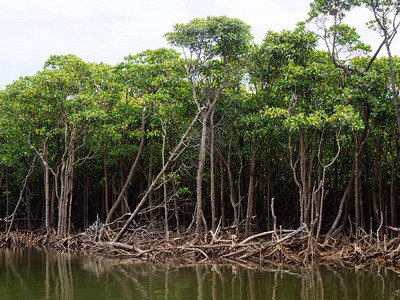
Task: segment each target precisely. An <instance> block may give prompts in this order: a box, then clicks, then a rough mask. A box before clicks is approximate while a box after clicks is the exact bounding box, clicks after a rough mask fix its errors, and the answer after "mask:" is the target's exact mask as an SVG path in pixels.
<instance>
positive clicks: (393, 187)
mask: <svg viewBox="0 0 400 300" xmlns="http://www.w3.org/2000/svg"><path fill="white" fill-rule="evenodd" d="M394 143H395V142H394V138H393V139H392V141H391V148H392V149H391V152H392V155H391V167H390V216H391V220H390V224H391V226H392V227H397V201H396V183H395V167H396V160H395V158H396V152H395V145H394Z"/></svg>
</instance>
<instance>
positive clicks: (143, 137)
mask: <svg viewBox="0 0 400 300" xmlns="http://www.w3.org/2000/svg"><path fill="white" fill-rule="evenodd" d="M145 111H146V110H145V109H143V111H142V129H141V138H140V145H139V151H138V153H137V154H136V158H135V161H134V162H133V164H132V166H131V169H130V171H129V175H128V178H127V179H126V181H125V184H124V185H123V187H122V189H121V191H120V193H119V196H118V198H117V201H115V203H114V204H113V206H112V207H111V210H110V211H109V213H108V215H107V218H106V221H105V223H106V224H107V223H109V222H110V221H111V218H112V216H113V214H114V213H115V210H116V209H117V207H118V206H119V205H120V204H121V201H122V200H123V199H124V196H125V194H126V192H127V191H128V188H129V186H130V184H131V181H132V178H133V175H135V171H136V168H137V166H138V164H139V160H140V156H141V155H142V151H143V148H144V140H145V134H146V123H145V121H146V119H147V117H145Z"/></svg>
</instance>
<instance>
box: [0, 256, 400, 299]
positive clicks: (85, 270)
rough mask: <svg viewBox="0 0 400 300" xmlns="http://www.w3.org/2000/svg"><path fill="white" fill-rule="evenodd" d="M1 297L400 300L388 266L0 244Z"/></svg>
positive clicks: (398, 284) (399, 280) (395, 279)
mask: <svg viewBox="0 0 400 300" xmlns="http://www.w3.org/2000/svg"><path fill="white" fill-rule="evenodd" d="M0 299H207V300H208V299H212V300H215V299H250V300H253V299H307V300H308V299H351V300H353V299H363V300H364V299H366V300H368V299H373V300H378V299H400V277H399V274H398V273H396V271H394V270H392V269H388V268H383V267H377V266H370V267H360V266H359V267H351V268H349V267H347V268H344V267H333V266H317V267H309V268H294V267H283V266H271V267H263V268H261V267H254V268H249V267H244V266H240V265H195V266H162V267H161V266H155V265H152V264H150V263H141V264H137V263H133V262H130V261H116V260H106V259H100V258H97V259H95V258H90V257H86V256H83V255H80V256H76V255H73V254H68V253H57V252H52V251H41V250H40V251H39V250H37V249H34V248H26V249H18V250H0Z"/></svg>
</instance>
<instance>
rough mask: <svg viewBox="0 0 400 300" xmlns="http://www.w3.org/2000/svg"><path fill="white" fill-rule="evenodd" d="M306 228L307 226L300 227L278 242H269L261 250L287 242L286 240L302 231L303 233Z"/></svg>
mask: <svg viewBox="0 0 400 300" xmlns="http://www.w3.org/2000/svg"><path fill="white" fill-rule="evenodd" d="M306 228H307V226H305V225H303V226H300V227H299V228H297V229H296V230H295V231H293V232H291V233H289V234H287V235H285V236H284V237H283V238H281V239H279V240H276V241H271V242H268V243H266V244H265V245H263V246H262V249H265V248H267V247H271V246H275V245H278V244H280V243H282V242H284V241H286V240H288V239H289V238H291V237H292V236H295V235H296V234H299V233H300V232H302V231H303V230H304V229H306Z"/></svg>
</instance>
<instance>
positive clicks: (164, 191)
mask: <svg viewBox="0 0 400 300" xmlns="http://www.w3.org/2000/svg"><path fill="white" fill-rule="evenodd" d="M161 125H162V130H163V143H162V151H161V160H162V165H163V166H164V165H165V143H166V137H167V130H166V124H161ZM171 180H174V179H173V178H171ZM163 196H164V201H163V203H164V222H165V224H164V229H165V240H166V241H167V243H169V228H168V199H167V180H166V178H165V173H164V174H163Z"/></svg>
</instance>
